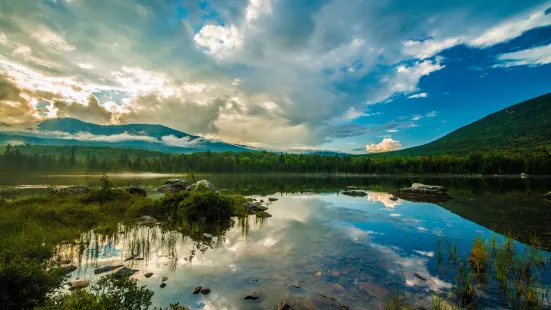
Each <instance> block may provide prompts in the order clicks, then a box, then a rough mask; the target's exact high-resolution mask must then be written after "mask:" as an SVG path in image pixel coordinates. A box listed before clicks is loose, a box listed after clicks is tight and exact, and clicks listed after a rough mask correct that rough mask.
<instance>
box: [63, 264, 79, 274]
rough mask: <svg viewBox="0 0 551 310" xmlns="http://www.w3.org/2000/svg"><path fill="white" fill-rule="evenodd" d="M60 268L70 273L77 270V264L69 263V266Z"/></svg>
mask: <svg viewBox="0 0 551 310" xmlns="http://www.w3.org/2000/svg"><path fill="white" fill-rule="evenodd" d="M59 269H60V270H62V271H63V273H65V274H69V273H71V272H73V271H75V270H77V266H75V265H69V266H64V267H61V268H59Z"/></svg>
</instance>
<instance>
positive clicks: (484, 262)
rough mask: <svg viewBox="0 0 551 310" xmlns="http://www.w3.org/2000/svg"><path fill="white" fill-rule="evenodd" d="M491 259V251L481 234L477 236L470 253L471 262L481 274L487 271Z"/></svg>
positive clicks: (474, 268)
mask: <svg viewBox="0 0 551 310" xmlns="http://www.w3.org/2000/svg"><path fill="white" fill-rule="evenodd" d="M489 261H490V253H489V252H488V248H487V247H486V244H485V243H484V239H482V237H480V236H476V237H475V239H474V243H473V247H472V249H471V253H470V254H469V264H470V265H471V267H472V268H473V270H474V271H475V272H476V273H478V274H480V273H485V272H486V271H487V269H488V262H489Z"/></svg>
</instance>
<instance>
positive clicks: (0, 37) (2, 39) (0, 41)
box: [0, 32, 8, 45]
mask: <svg viewBox="0 0 551 310" xmlns="http://www.w3.org/2000/svg"><path fill="white" fill-rule="evenodd" d="M7 44H8V36H7V35H6V34H4V33H2V32H0V45H7Z"/></svg>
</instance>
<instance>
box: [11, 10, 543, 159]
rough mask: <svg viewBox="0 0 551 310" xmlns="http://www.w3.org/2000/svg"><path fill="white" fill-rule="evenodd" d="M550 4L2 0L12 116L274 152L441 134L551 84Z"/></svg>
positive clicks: (366, 147) (398, 144) (388, 143)
mask: <svg viewBox="0 0 551 310" xmlns="http://www.w3.org/2000/svg"><path fill="white" fill-rule="evenodd" d="M550 8H551V2H549V1H505V0H504V1H500V3H499V5H496V4H495V3H493V2H491V1H485V0H473V1H459V0H454V1H422V2H418V1H390V0H383V1H368V0H366V1H363V0H324V1H302V0H297V1H283V0H279V1H276V0H234V1H214V0H213V1H191V0H182V1H175V0H160V1H147V0H113V1H111V0H97V1H84V0H40V1H36V0H20V1H2V2H0V12H1V13H0V79H1V83H0V87H1V88H2V89H1V90H2V92H0V94H1V95H0V117H1V121H2V122H4V123H7V124H9V125H10V127H8V128H10V130H15V129H16V128H27V127H29V126H32V125H33V124H36V123H38V122H40V121H41V120H44V119H46V118H53V117H76V118H79V119H82V120H85V121H90V122H95V123H102V124H116V123H156V124H162V125H166V126H169V127H172V128H175V129H178V130H182V131H185V132H188V133H190V134H196V135H202V136H205V137H207V138H213V139H221V140H224V141H228V142H232V143H241V144H247V145H251V146H257V147H262V148H267V149H273V150H287V151H301V150H311V149H330V150H338V151H341V152H355V153H366V152H379V151H388V150H394V149H399V148H404V147H410V146H415V145H419V144H423V143H426V142H430V141H432V140H434V139H436V138H439V137H441V136H443V135H445V134H447V133H449V132H451V131H453V130H455V129H457V128H459V127H461V126H464V125H466V124H468V123H470V122H472V121H475V120H477V119H479V118H481V117H483V116H485V115H487V114H490V113H492V112H495V111H497V110H500V109H502V108H505V107H507V106H510V105H512V104H515V103H518V102H520V101H523V100H526V99H530V98H532V97H535V96H538V95H542V94H544V93H547V92H549V91H551V86H550V85H551V83H550V82H551V65H550V63H551V11H550Z"/></svg>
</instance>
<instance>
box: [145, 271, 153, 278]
mask: <svg viewBox="0 0 551 310" xmlns="http://www.w3.org/2000/svg"><path fill="white" fill-rule="evenodd" d="M152 276H153V272H148V273H146V274H144V277H146V278H151V277H152Z"/></svg>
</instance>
